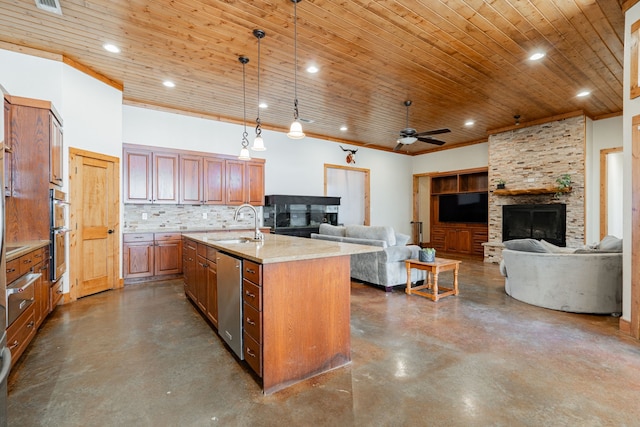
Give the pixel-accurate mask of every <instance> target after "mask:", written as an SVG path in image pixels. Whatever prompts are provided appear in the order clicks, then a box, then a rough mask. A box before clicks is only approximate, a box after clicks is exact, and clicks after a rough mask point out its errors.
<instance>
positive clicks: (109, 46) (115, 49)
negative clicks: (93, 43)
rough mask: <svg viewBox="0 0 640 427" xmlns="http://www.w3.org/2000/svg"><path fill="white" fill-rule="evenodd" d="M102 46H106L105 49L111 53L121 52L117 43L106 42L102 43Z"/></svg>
mask: <svg viewBox="0 0 640 427" xmlns="http://www.w3.org/2000/svg"><path fill="white" fill-rule="evenodd" d="M102 47H103V48H104V50H106V51H107V52H111V53H120V48H119V47H118V46H116V45H115V44H111V43H105V44H103V45H102Z"/></svg>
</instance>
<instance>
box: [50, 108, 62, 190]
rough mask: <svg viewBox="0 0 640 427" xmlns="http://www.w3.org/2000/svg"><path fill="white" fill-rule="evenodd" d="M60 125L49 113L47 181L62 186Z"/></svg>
mask: <svg viewBox="0 0 640 427" xmlns="http://www.w3.org/2000/svg"><path fill="white" fill-rule="evenodd" d="M62 170H63V166H62V125H61V124H60V122H59V121H58V119H57V118H56V116H55V115H54V114H53V113H52V112H49V181H50V182H51V183H52V184H54V185H57V186H61V185H62V176H63V175H62Z"/></svg>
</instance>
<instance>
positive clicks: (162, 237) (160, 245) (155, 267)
mask: <svg viewBox="0 0 640 427" xmlns="http://www.w3.org/2000/svg"><path fill="white" fill-rule="evenodd" d="M123 241H124V243H123V250H124V256H123V264H124V279H125V283H127V279H129V281H130V279H139V278H145V279H148V278H152V277H155V276H166V275H171V274H182V268H183V267H182V264H183V262H182V235H181V234H180V233H126V234H125V235H124V238H123Z"/></svg>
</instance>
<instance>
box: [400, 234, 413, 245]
mask: <svg viewBox="0 0 640 427" xmlns="http://www.w3.org/2000/svg"><path fill="white" fill-rule="evenodd" d="M409 239H411V236H407V235H406V234H402V233H396V246H406V245H407V243H409Z"/></svg>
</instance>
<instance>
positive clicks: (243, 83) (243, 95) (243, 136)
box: [240, 58, 249, 148]
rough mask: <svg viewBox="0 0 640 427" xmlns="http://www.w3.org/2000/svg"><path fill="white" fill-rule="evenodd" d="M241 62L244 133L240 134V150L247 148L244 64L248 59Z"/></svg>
mask: <svg viewBox="0 0 640 427" xmlns="http://www.w3.org/2000/svg"><path fill="white" fill-rule="evenodd" d="M240 62H242V110H243V113H242V123H243V124H244V132H242V148H247V147H248V146H249V140H248V139H247V136H248V135H249V134H248V133H247V90H246V84H245V79H246V77H245V71H244V68H245V64H246V63H247V62H249V58H244V60H242V59H241V60H240Z"/></svg>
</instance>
